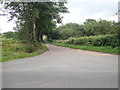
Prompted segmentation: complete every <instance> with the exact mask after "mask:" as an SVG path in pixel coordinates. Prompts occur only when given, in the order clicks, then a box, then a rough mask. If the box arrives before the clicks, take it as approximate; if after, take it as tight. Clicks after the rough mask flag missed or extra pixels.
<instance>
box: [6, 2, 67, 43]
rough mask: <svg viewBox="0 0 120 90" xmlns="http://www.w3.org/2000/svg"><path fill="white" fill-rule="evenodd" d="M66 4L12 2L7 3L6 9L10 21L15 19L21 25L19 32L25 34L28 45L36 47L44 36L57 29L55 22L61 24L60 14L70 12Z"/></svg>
mask: <svg viewBox="0 0 120 90" xmlns="http://www.w3.org/2000/svg"><path fill="white" fill-rule="evenodd" d="M64 4H65V3H64V2H10V3H5V8H6V9H8V10H9V13H10V14H11V18H10V20H12V19H13V18H14V17H15V18H17V22H19V23H20V24H19V25H20V26H21V28H20V29H19V30H18V32H20V31H22V32H23V33H25V35H26V41H27V43H31V44H33V45H35V44H36V43H37V42H38V41H42V37H43V35H44V34H47V32H48V31H50V30H52V29H53V28H54V27H55V24H54V23H53V21H55V22H56V23H61V15H60V13H66V12H68V11H67V8H66V7H65V6H64ZM23 35H24V34H23ZM25 35H24V36H25ZM47 35H48V34H47Z"/></svg>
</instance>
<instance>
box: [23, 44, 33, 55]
mask: <svg viewBox="0 0 120 90" xmlns="http://www.w3.org/2000/svg"><path fill="white" fill-rule="evenodd" d="M33 51H35V48H34V47H33V46H32V45H26V46H24V52H26V53H32V52H33Z"/></svg>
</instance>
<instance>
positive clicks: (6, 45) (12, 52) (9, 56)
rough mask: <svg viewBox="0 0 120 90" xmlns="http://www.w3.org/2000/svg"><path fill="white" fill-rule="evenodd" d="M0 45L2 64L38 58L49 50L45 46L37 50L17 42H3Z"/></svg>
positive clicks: (41, 45) (42, 45)
mask: <svg viewBox="0 0 120 90" xmlns="http://www.w3.org/2000/svg"><path fill="white" fill-rule="evenodd" d="M0 44H1V45H2V59H1V61H0V62H5V61H11V60H16V59H19V58H25V57H31V56H36V55H40V54H42V53H43V52H45V51H46V50H48V49H47V47H46V46H45V45H44V44H40V48H37V50H36V49H35V47H32V46H31V45H26V44H24V43H21V42H20V41H17V40H3V41H2V42H1V43H0Z"/></svg>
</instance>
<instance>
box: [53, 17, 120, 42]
mask: <svg viewBox="0 0 120 90" xmlns="http://www.w3.org/2000/svg"><path fill="white" fill-rule="evenodd" d="M119 28H120V25H119V24H118V23H115V22H109V21H106V20H100V21H96V20H94V19H87V20H86V22H84V24H83V25H79V24H76V23H68V24H66V25H62V26H59V27H58V28H56V29H55V31H57V35H58V36H59V38H58V39H63V40H65V39H68V38H70V37H85V36H96V35H107V34H116V35H117V34H118V33H119V32H120V30H119ZM53 39H56V38H55V37H54V38H53ZM81 43H82V42H81Z"/></svg>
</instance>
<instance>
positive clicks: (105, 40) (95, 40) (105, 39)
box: [57, 35, 119, 48]
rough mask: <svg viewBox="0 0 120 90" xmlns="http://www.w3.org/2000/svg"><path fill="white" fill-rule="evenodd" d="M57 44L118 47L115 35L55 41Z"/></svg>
mask: <svg viewBox="0 0 120 90" xmlns="http://www.w3.org/2000/svg"><path fill="white" fill-rule="evenodd" d="M57 43H65V44H74V45H88V46H111V47H113V48H115V47H118V46H119V45H118V36H117V35H98V36H89V37H78V38H75V37H71V38H69V39H67V40H57Z"/></svg>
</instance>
